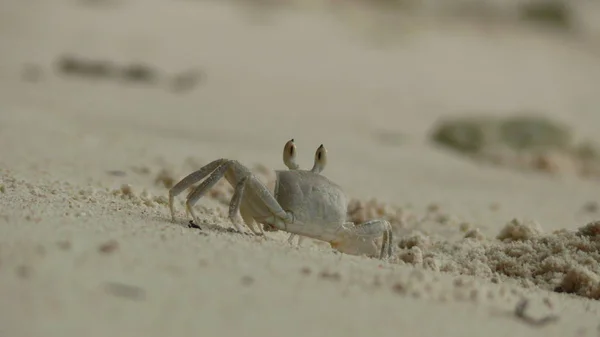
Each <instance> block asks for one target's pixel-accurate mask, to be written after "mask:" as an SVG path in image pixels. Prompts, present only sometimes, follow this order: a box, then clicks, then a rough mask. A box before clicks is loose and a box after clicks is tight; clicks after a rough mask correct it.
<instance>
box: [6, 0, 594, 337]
mask: <svg viewBox="0 0 600 337" xmlns="http://www.w3.org/2000/svg"><path fill="white" fill-rule="evenodd" d="M513 2H514V3H516V2H515V1H513ZM250 3H251V1H245V2H244V1H238V2H227V3H226V2H212V1H191V0H190V1H184V0H171V1H166V0H103V1H100V0H97V1H91V0H88V1H81V0H80V1H75V0H73V1H66V0H61V1H58V0H53V1H42V0H35V1H16V0H15V1H11V0H4V1H2V5H1V7H0V8H1V10H0V37H1V39H2V47H1V51H0V88H1V90H0V336H2V337H4V336H6V337H30V336H45V337H50V336H61V337H65V336H89V337H93V336H145V337H151V336H200V335H201V336H331V337H336V336H344V337H350V336H361V337H364V336H411V337H412V336H445V337H446V336H447V337H452V336H457V337H458V336H460V337H464V336H488V337H500V336H513V337H515V336H600V319H599V317H600V303H599V302H598V300H599V299H600V224H599V223H594V221H597V220H600V211H598V207H597V206H593V205H595V203H596V202H599V200H598V197H599V194H598V187H599V186H600V181H598V179H586V178H583V177H581V176H578V175H574V174H569V173H564V174H563V173H562V172H561V173H559V174H544V173H540V172H537V171H534V170H531V171H527V170H516V169H512V168H511V167H507V166H502V165H492V164H482V163H479V162H477V161H474V160H470V159H469V158H466V157H465V156H461V155H459V154H457V153H454V152H452V151H447V150H445V149H443V148H440V147H439V146H435V144H432V142H431V141H430V138H429V135H430V133H431V130H432V127H433V126H434V125H435V124H436V123H437V122H438V121H439V120H440V119H442V118H448V117H453V116H463V115H465V114H472V115H473V114H474V115H479V116H496V117H502V116H508V115H511V114H515V113H517V114H518V113H520V112H536V113H538V114H541V115H544V116H547V117H549V118H552V119H553V120H556V121H559V122H562V123H565V124H567V125H570V126H571V127H572V129H573V130H574V131H575V133H576V134H577V136H578V137H580V138H584V139H588V140H590V141H594V142H600V136H599V135H598V132H597V125H598V123H600V114H598V109H599V107H600V44H599V43H597V42H595V41H598V40H599V39H598V38H599V37H600V26H599V25H598V24H597V22H600V8H599V7H598V6H597V5H594V4H591V2H584V1H581V2H573V4H574V6H575V5H576V7H575V8H577V9H578V11H577V13H578V15H579V16H578V18H579V21H578V22H579V23H581V24H580V25H579V26H577V29H576V30H575V31H574V32H573V31H569V32H564V31H559V32H557V31H554V30H548V29H540V28H539V27H531V26H527V25H521V24H513V23H511V22H505V21H503V20H492V19H482V18H481V17H480V19H479V20H471V19H468V18H467V19H454V20H451V19H440V18H439V17H437V16H432V15H429V14H428V13H429V12H427V11H425V10H423V11H416V12H412V14H411V12H409V13H408V14H406V13H405V14H402V15H398V16H394V14H393V13H392V12H391V10H390V11H386V12H380V11H376V10H372V9H369V8H370V7H369V6H365V5H364V4H361V3H360V2H359V1H348V2H342V1H340V2H339V3H338V2H336V1H330V2H327V3H325V2H323V3H321V2H317V1H305V2H299V1H296V2H294V3H295V5H290V6H284V5H276V4H275V3H270V2H260V6H259V5H258V4H257V5H250ZM432 3H433V2H432ZM594 6H595V7H594ZM434 7H435V6H434ZM431 11H433V10H431ZM84 61H85V62H84ZM86 62H87V63H86ZM94 62H96V63H95V65H96V66H95V67H88V68H85V67H84V65H86V64H87V65H89V64H92V63H94ZM292 138H294V140H295V143H296V145H297V146H298V162H299V164H300V166H301V168H304V169H309V168H310V167H311V166H312V164H313V156H314V153H315V150H316V149H317V147H318V146H319V145H320V144H324V146H325V147H326V148H327V150H328V152H327V153H328V161H327V167H326V168H325V170H324V171H323V173H322V174H323V175H325V176H326V177H328V178H329V179H331V180H332V181H335V182H336V183H338V184H339V185H340V186H342V187H343V188H344V190H345V192H346V194H347V195H348V197H349V198H350V199H351V200H352V202H351V206H352V207H354V210H355V212H354V213H352V216H353V217H354V219H363V218H364V219H370V218H373V217H378V216H384V217H386V218H387V219H388V220H389V221H390V222H391V224H392V226H393V228H394V233H395V241H394V256H393V258H392V259H390V260H388V261H381V260H378V259H374V258H368V257H365V256H353V255H348V254H341V253H339V252H336V251H334V250H333V249H332V248H331V247H330V246H329V244H327V243H325V242H319V241H315V240H311V239H306V240H304V241H303V243H302V244H301V245H300V246H295V245H290V244H289V243H288V241H287V239H288V236H289V234H288V233H285V232H283V231H279V232H267V233H266V236H265V237H260V236H252V235H243V234H240V233H236V232H235V231H233V225H232V224H231V222H230V220H229V218H228V216H227V210H228V206H227V203H228V202H229V199H231V194H232V191H233V189H232V188H231V187H230V186H229V185H228V184H227V183H226V181H225V180H223V181H222V183H220V184H219V185H218V186H217V187H215V188H214V189H213V191H211V193H209V195H207V196H206V197H204V198H202V199H200V201H199V202H198V203H197V204H196V207H195V209H196V212H197V214H198V215H199V216H200V218H201V220H202V223H201V224H198V225H201V226H202V227H203V228H202V230H199V229H196V228H190V227H189V226H188V223H189V220H190V219H191V218H190V216H189V215H187V214H186V212H185V206H184V201H185V193H182V194H181V195H180V196H178V197H177V200H176V204H175V206H176V216H177V220H176V221H175V223H174V222H172V221H171V216H170V213H169V208H168V202H167V200H168V187H170V186H172V184H173V183H176V182H177V181H179V180H180V179H182V178H183V177H184V176H186V175H187V174H189V173H191V172H192V171H194V170H197V169H198V168H200V167H201V166H202V165H204V164H207V163H209V162H210V161H212V160H214V159H218V158H229V159H236V160H238V161H240V162H241V163H244V164H245V165H247V166H248V167H249V168H251V169H252V170H253V171H254V172H256V174H257V176H259V177H260V178H261V179H264V180H265V181H267V180H269V179H272V178H273V177H274V175H273V173H272V171H273V170H283V169H286V167H285V166H284V164H283V161H282V149H283V146H284V144H285V143H286V142H287V141H288V140H290V139H292ZM586 205H587V206H586ZM590 205H592V206H590ZM350 211H351V210H349V213H351V212H350Z"/></svg>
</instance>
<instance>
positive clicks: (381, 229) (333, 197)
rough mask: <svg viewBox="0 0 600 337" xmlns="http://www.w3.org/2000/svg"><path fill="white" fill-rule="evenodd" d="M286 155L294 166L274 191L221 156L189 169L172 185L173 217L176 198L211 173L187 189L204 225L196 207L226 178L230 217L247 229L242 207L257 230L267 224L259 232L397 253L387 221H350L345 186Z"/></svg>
mask: <svg viewBox="0 0 600 337" xmlns="http://www.w3.org/2000/svg"><path fill="white" fill-rule="evenodd" d="M292 145H293V140H292ZM292 148H294V147H293V146H292ZM323 150H324V148H323ZM318 153H319V151H317V154H318ZM286 158H287V157H286V156H285V155H284V162H286V163H291V164H290V165H291V166H288V168H291V169H290V170H287V171H284V170H276V171H275V175H276V179H275V181H274V182H273V183H274V184H273V192H271V191H270V190H269V188H267V186H266V185H265V184H263V183H262V182H261V181H260V180H259V179H258V178H257V177H256V176H255V175H254V174H253V173H252V171H251V170H250V169H249V168H247V167H246V166H244V165H243V164H241V163H240V162H238V161H237V160H231V159H225V158H221V159H217V160H214V161H212V162H210V163H209V164H207V165H205V166H203V167H202V168H200V169H199V170H197V171H194V172H192V173H190V174H189V175H187V176H186V177H184V178H183V179H182V180H181V181H179V182H178V183H177V184H175V185H174V186H173V187H172V188H171V189H170V190H169V210H170V212H171V219H172V221H173V222H175V208H174V199H175V197H176V196H177V195H179V194H180V193H181V192H182V191H184V190H185V189H187V188H188V187H190V186H192V185H194V184H195V183H197V182H199V181H201V180H203V179H204V178H206V179H205V180H204V181H202V182H201V183H200V184H199V185H198V186H197V187H196V188H194V189H193V190H192V192H191V193H189V194H188V196H187V198H186V202H185V205H186V210H187V212H188V213H189V214H191V216H192V218H193V221H194V222H195V223H196V225H198V226H199V224H200V221H198V217H197V215H196V213H195V211H194V209H193V206H194V205H195V204H196V202H198V200H199V199H200V198H201V197H202V196H203V195H204V194H205V193H206V192H207V191H208V190H209V189H210V188H212V187H213V186H214V185H215V184H216V183H217V182H218V181H219V180H220V179H221V178H223V177H225V179H226V180H227V181H228V182H229V184H231V186H232V187H233V188H234V192H233V196H232V198H231V201H230V204H229V219H230V221H231V222H232V223H233V225H234V226H235V227H236V229H237V230H238V231H240V232H243V230H242V227H241V225H240V224H239V223H238V222H237V220H236V214H237V213H238V212H239V213H240V215H241V217H242V219H243V220H244V222H245V223H246V225H247V226H248V227H249V228H250V229H251V230H252V231H253V232H254V234H255V235H264V231H263V229H262V228H260V232H257V231H256V230H255V229H254V224H255V223H258V224H262V225H263V226H266V227H274V228H276V229H278V230H281V231H285V232H288V233H290V234H295V235H299V236H304V237H309V238H312V239H316V240H321V241H325V242H328V243H329V244H330V245H331V247H332V248H333V249H335V250H337V251H339V252H341V253H345V254H350V255H366V256H369V257H379V258H380V259H387V258H389V257H391V256H392V240H393V234H392V228H391V225H390V223H389V222H388V221H387V220H385V219H373V220H369V221H366V222H364V223H361V224H354V223H352V222H348V221H346V218H347V217H346V214H347V207H348V198H347V196H346V194H345V193H344V191H343V190H342V188H341V187H340V186H339V185H337V184H336V183H334V182H333V181H331V180H329V179H328V178H327V177H325V176H323V175H321V174H320V171H319V168H316V169H315V168H314V167H313V169H314V171H313V170H310V171H309V170H302V169H299V168H298V166H297V165H295V157H294V156H290V158H289V160H288V159H286ZM286 165H287V164H286ZM321 170H322V168H321ZM317 171H318V172H317ZM207 176H208V177H207ZM199 227H200V226H199ZM259 227H260V226H259ZM200 228H201V229H202V227H200ZM291 238H293V237H291ZM379 238H382V242H381V248H380V249H378V247H377V243H376V242H375V241H376V239H379Z"/></svg>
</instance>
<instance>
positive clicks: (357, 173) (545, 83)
mask: <svg viewBox="0 0 600 337" xmlns="http://www.w3.org/2000/svg"><path fill="white" fill-rule="evenodd" d="M0 3H1V5H0V8H1V9H0V37H1V41H2V44H1V46H2V47H1V50H0V81H1V85H2V90H0V100H1V102H2V103H1V104H2V111H0V116H1V118H2V119H0V122H2V124H4V129H3V130H2V132H4V135H7V134H8V133H9V132H15V137H13V138H11V137H8V136H7V137H5V138H4V141H5V144H3V145H4V146H10V144H6V142H8V140H10V139H12V140H14V139H19V146H20V147H21V148H22V149H23V150H22V151H19V152H18V153H10V154H8V153H4V154H3V157H4V160H5V163H8V161H9V160H10V161H11V163H12V164H11V165H12V166H11V167H13V168H19V167H20V166H19V165H29V164H32V163H37V164H39V163H42V166H44V165H45V166H47V167H52V166H53V165H54V166H56V167H61V170H60V172H62V173H56V174H58V175H59V176H60V175H64V178H69V179H78V178H77V177H81V179H84V178H85V177H88V178H89V176H94V174H95V172H98V174H100V173H99V172H105V171H106V170H111V169H114V168H115V167H114V166H115V163H123V162H130V163H148V162H151V161H153V160H155V161H160V162H161V163H171V164H173V165H179V163H181V162H183V160H184V159H185V158H186V157H189V156H197V157H199V158H201V159H202V160H203V161H205V162H206V161H209V160H212V159H215V158H217V157H227V158H237V159H239V160H241V161H243V162H245V163H248V164H249V165H250V164H251V163H261V164H264V165H265V166H267V167H269V168H282V167H283V165H282V162H281V149H282V148H283V144H284V143H285V142H286V141H287V140H289V139H291V138H295V139H296V143H297V145H298V147H299V151H300V157H301V158H300V163H301V166H302V167H306V168H309V167H311V166H312V155H313V153H314V150H315V149H316V148H317V146H319V144H321V143H324V144H325V145H326V147H327V148H328V149H329V156H330V161H329V163H328V168H327V170H326V174H327V175H329V176H331V177H336V178H335V180H336V181H337V182H339V183H340V184H341V185H342V186H344V187H345V188H346V190H347V191H348V193H349V194H351V195H360V196H377V197H378V198H381V199H383V200H394V201H395V202H398V203H408V202H415V200H416V202H417V203H418V202H419V201H422V202H423V203H428V202H431V201H433V200H441V199H444V200H454V197H453V196H454V195H455V193H456V191H458V190H461V189H464V188H469V189H472V190H478V189H479V190H482V191H487V190H491V188H490V186H492V185H493V187H494V191H500V192H497V194H494V193H496V192H493V191H490V192H489V195H490V197H489V198H488V199H486V200H481V198H480V197H478V195H477V194H472V197H470V196H469V195H463V197H461V198H459V199H457V201H456V205H452V204H451V205H450V206H449V207H450V208H451V209H452V207H455V208H456V209H458V210H460V208H461V207H463V206H461V205H464V204H468V205H479V204H481V205H484V204H485V205H486V207H487V205H489V203H490V202H493V201H494V200H498V199H501V197H502V196H504V195H510V193H509V191H511V190H512V189H515V188H526V189H528V190H530V191H535V192H531V193H538V194H539V195H548V193H549V191H550V190H548V189H547V188H546V187H544V186H545V182H546V180H543V179H542V180H535V179H534V180H531V179H530V178H529V176H527V175H525V176H521V177H517V178H510V179H509V178H508V177H512V176H511V175H512V174H513V173H512V171H511V170H512V169H515V168H519V169H522V168H525V169H532V168H533V169H537V170H542V171H548V172H551V173H552V172H562V170H563V168H564V166H563V164H564V162H569V164H568V165H566V166H567V167H569V170H571V171H574V173H577V174H575V175H574V176H585V175H587V176H595V174H596V173H595V172H596V168H595V167H596V166H597V165H596V160H595V158H596V157H595V146H594V145H593V144H594V142H595V141H600V139H598V138H599V137H598V136H597V134H598V133H597V130H596V128H597V125H598V121H599V119H598V118H599V117H598V116H599V114H598V112H599V111H598V109H599V107H600V2H596V1H591V0H588V1H584V0H570V1H558V0H556V1H553V0H546V1H543V0H539V1H532V0H531V1H530V0H460V1H459V0H457V1H448V0H427V1H417V0H237V1H234V0H232V1H224V0H221V1H208V0H28V1H19V0H1V2H0ZM515 116H517V117H519V116H526V117H527V118H525V120H519V119H517V120H516V122H515V120H510V118H513V117H515ZM472 117H473V118H474V117H477V118H476V119H474V120H471V119H470V118H472ZM453 118H459V119H460V118H462V119H460V120H459V121H461V122H460V123H463V122H464V124H460V123H459V126H458V127H455V126H453V127H451V128H450V129H451V130H450V131H448V130H446V129H444V128H445V127H446V125H445V124H444V123H454V121H453ZM464 118H467V120H466V121H465V120H464ZM507 118H508V120H507ZM537 118H543V120H541V121H538V119H537ZM440 123H442V124H440ZM511 123H512V124H511ZM32 124H36V125H37V124H39V125H43V129H44V130H45V131H44V132H45V134H44V139H45V142H44V144H40V141H39V140H38V139H37V138H35V139H28V137H27V135H26V130H27V128H28V126H29V125H32ZM453 125H454V124H453ZM506 125H509V126H508V127H507V126H506ZM511 125H512V126H511ZM515 125H516V127H515ZM0 127H1V126H0ZM436 128H438V129H439V128H441V129H443V130H446V131H439V130H438V132H437V133H436V131H435V130H436ZM507 128H508V129H507ZM8 129H11V130H13V131H10V130H8ZM506 130H508V131H506ZM16 132H18V133H19V134H18V135H17V134H16ZM435 135H437V136H435ZM440 135H441V136H440ZM515 137H516V138H517V139H518V141H516V144H515V142H514V141H511V140H514V139H515ZM436 143H437V144H436ZM438 145H442V146H443V147H444V146H445V148H442V149H440V147H439V146H438ZM529 145H532V146H533V148H535V151H534V152H532V153H533V154H531V153H529V152H528V150H529ZM49 146H52V147H53V148H54V149H60V150H56V151H54V152H49V151H48V147H49ZM540 149H541V150H540ZM448 150H458V151H448ZM555 150H556V151H555ZM550 152H552V153H550ZM554 152H557V153H558V155H555V154H553V153H554ZM549 153H550V154H549ZM582 153H583V154H582ZM540 156H541V157H540ZM469 157H470V158H469ZM73 158H82V160H81V164H78V165H66V164H64V163H66V162H68V161H69V160H70V161H71V162H72V161H73ZM107 158H109V159H107ZM556 158H558V159H556ZM565 158H566V159H565ZM589 158H593V159H589ZM83 159H85V160H83ZM473 159H475V160H473ZM477 160H480V162H482V161H483V162H486V163H487V164H494V165H487V166H486V165H483V166H482V165H479V164H476V162H477ZM584 162H585V163H584ZM21 163H23V164H21ZM28 163H29V164H28ZM584 166H585V167H584ZM573 167H575V168H573ZM584 171H585V172H584ZM84 172H85V174H84ZM349 172H350V173H349ZM457 172H461V174H457ZM490 172H492V173H493V175H490V174H489V173H490ZM582 172H583V173H582ZM590 172H591V173H590ZM599 172H600V171H599ZM571 173H572V172H571ZM569 179H571V178H569ZM390 182H393V184H390ZM442 185H443V186H444V188H440V186H442ZM465 186H468V187H465ZM561 186H562V187H561V188H564V189H565V190H564V191H566V192H565V193H573V194H577V193H579V191H581V188H586V187H585V186H586V185H585V184H580V185H564V186H563V185H561ZM568 186H576V187H568ZM576 189H578V190H576ZM589 189H590V190H589V193H587V192H586V193H583V194H582V195H588V196H589V195H590V194H591V193H592V190H593V187H589ZM502 191H504V192H502ZM553 191H554V190H553ZM561 191H563V190H561ZM564 191H563V192H564ZM502 193H505V194H502ZM531 193H529V194H527V195H525V196H523V198H530V197H532V195H534V194H531ZM420 196H421V197H420ZM584 198H587V197H581V198H579V199H577V198H575V199H573V200H572V202H573V203H574V204H573V205H571V206H573V207H575V204H577V205H581V203H582V202H583V201H582V199H584ZM519 200H520V199H519V197H515V198H514V200H512V199H511V200H508V201H505V202H506V204H507V205H508V207H507V208H506V209H507V210H506V212H507V216H509V214H519V212H518V210H519V207H521V206H520V205H521V203H520V201H519ZM561 200H562V199H561ZM544 202H545V204H544ZM544 202H542V201H540V203H541V204H540V205H539V206H540V207H545V208H546V209H552V208H553V206H555V205H558V204H559V203H561V202H563V201H559V200H556V201H544ZM450 203H452V202H450ZM511 203H512V204H511ZM563 211H564V209H563ZM556 212H561V209H560V208H557V209H556ZM523 213H526V211H523ZM530 215H531V214H530ZM533 216H534V217H535V214H533ZM555 216H556V214H554V213H553V212H552V211H550V212H545V213H543V214H540V215H539V217H540V218H541V220H544V219H546V218H547V219H548V220H550V219H552V220H555V219H556V218H555ZM561 219H566V218H565V217H564V216H563V218H561Z"/></svg>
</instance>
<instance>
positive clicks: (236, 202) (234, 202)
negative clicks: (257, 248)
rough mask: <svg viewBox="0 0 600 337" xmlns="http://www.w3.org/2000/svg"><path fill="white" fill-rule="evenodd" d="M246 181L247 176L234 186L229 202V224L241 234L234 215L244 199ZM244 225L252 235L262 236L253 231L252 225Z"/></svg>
mask: <svg viewBox="0 0 600 337" xmlns="http://www.w3.org/2000/svg"><path fill="white" fill-rule="evenodd" d="M247 180H248V176H245V177H244V178H242V179H241V180H240V182H239V183H238V184H237V185H236V186H235V191H234V192H233V197H232V198H231V202H230V203H229V219H230V220H231V222H232V223H233V225H234V226H235V228H236V229H237V230H238V231H240V232H243V231H242V228H241V227H240V225H239V224H238V223H237V221H236V219H235V215H236V213H237V212H239V210H240V204H241V202H242V198H243V197H244V190H245V189H246V181H247ZM246 224H247V225H248V227H249V228H250V230H251V231H252V233H254V235H260V234H264V233H259V232H257V231H256V230H255V229H254V226H253V224H252V223H246Z"/></svg>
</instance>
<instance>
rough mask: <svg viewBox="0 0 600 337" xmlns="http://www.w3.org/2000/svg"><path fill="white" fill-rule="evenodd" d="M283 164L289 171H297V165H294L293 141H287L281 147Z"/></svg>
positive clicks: (294, 146)
mask: <svg viewBox="0 0 600 337" xmlns="http://www.w3.org/2000/svg"><path fill="white" fill-rule="evenodd" d="M283 163H284V164H285V166H287V167H288V168H289V169H290V170H297V169H298V164H297V163H296V144H294V139H293V138H292V139H290V140H288V142H287V143H285V146H284V147H283Z"/></svg>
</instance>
